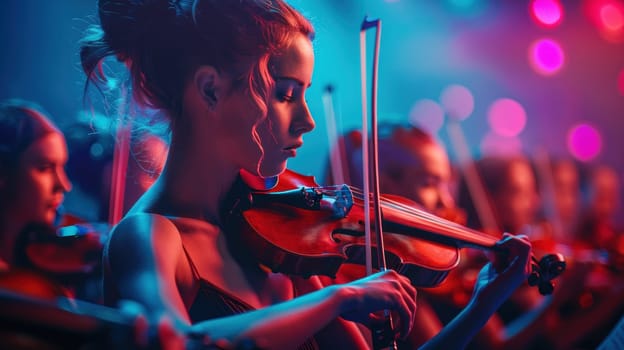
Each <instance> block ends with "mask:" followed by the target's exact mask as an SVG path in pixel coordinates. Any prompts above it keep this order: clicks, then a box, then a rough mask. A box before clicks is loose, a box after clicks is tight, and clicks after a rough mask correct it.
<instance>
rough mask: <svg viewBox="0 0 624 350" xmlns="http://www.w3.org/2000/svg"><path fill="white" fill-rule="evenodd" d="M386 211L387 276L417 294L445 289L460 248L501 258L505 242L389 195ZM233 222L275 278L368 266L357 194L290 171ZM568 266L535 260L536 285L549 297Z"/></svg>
mask: <svg viewBox="0 0 624 350" xmlns="http://www.w3.org/2000/svg"><path fill="white" fill-rule="evenodd" d="M381 209H382V213H383V227H384V232H383V239H384V242H385V243H384V244H385V250H384V252H385V254H386V257H387V265H388V268H392V269H394V270H396V271H397V272H399V273H401V274H402V275H404V276H406V277H408V278H409V279H410V280H411V282H412V284H413V285H414V286H419V287H433V286H436V285H438V284H439V283H441V282H442V281H443V280H444V279H445V277H446V276H447V274H448V273H449V271H450V270H452V269H453V268H455V267H456V266H457V265H458V264H459V257H460V254H459V249H460V248H463V247H473V248H479V249H483V250H496V249H495V244H496V242H497V241H498V239H496V238H494V237H491V236H488V235H485V234H483V233H481V232H478V231H475V230H472V229H469V228H467V227H464V226H462V225H459V224H456V223H454V222H451V221H448V220H445V219H442V218H439V217H437V216H435V215H432V214H430V213H428V212H425V211H424V210H421V209H420V208H419V206H418V205H417V204H416V203H414V202H413V201H411V200H408V199H406V198H403V197H400V196H394V195H392V196H391V195H382V196H381ZM228 214H229V215H227V216H226V219H225V222H226V228H227V227H229V226H228V225H231V224H232V222H235V225H237V229H238V230H240V232H241V236H240V237H239V239H240V241H241V242H240V243H242V244H244V245H246V246H248V247H254V249H253V250H250V252H251V253H252V254H254V255H255V258H256V259H257V260H258V261H259V262H260V263H262V264H263V265H266V266H267V267H269V268H270V269H272V270H273V271H274V272H282V273H286V274H295V275H302V276H311V275H324V276H330V277H334V276H335V274H336V272H337V271H338V269H339V268H340V266H341V265H342V264H343V263H354V264H364V255H365V254H364V247H365V243H364V209H363V197H362V194H361V191H359V190H358V189H354V188H351V187H349V186H347V185H341V186H331V187H319V186H318V184H316V183H315V182H314V179H313V178H312V177H307V176H303V175H300V174H297V173H295V172H292V171H289V170H287V171H286V172H285V173H284V174H282V175H280V177H279V180H278V183H277V185H276V186H275V187H274V188H272V189H271V190H268V191H252V192H249V193H247V194H246V195H244V196H239V197H238V198H237V199H236V200H234V201H233V205H232V209H231V210H230V212H229V213H228ZM497 253H500V254H505V252H504V251H501V252H497ZM373 254H375V253H374V252H373ZM374 261H375V259H374ZM565 266H566V264H565V260H564V258H563V256H562V255H560V254H551V255H547V256H545V257H544V258H543V259H542V260H541V261H537V260H535V259H534V262H533V273H532V274H531V276H530V277H529V283H530V284H531V285H537V286H539V289H540V292H541V293H542V294H550V293H551V292H552V290H553V285H552V282H551V280H552V279H553V278H555V277H557V276H558V275H559V274H561V273H562V272H563V271H564V270H565Z"/></svg>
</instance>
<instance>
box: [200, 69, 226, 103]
mask: <svg viewBox="0 0 624 350" xmlns="http://www.w3.org/2000/svg"><path fill="white" fill-rule="evenodd" d="M194 83H195V88H196V89H197V92H198V93H199V95H200V96H201V97H202V99H203V100H204V101H205V102H206V104H207V105H208V107H209V108H211V109H212V108H214V107H215V106H216V105H217V102H218V101H219V98H220V97H221V91H222V88H223V78H222V76H221V75H220V74H219V72H218V71H217V69H216V68H214V67H213V66H201V67H199V68H198V69H197V71H195V77H194Z"/></svg>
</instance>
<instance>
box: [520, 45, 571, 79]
mask: <svg viewBox="0 0 624 350" xmlns="http://www.w3.org/2000/svg"><path fill="white" fill-rule="evenodd" d="M564 61H565V54H564V53H563V49H562V48H561V46H560V45H559V43H557V42H556V41H555V40H552V39H539V40H536V41H534V42H533V43H532V44H531V46H530V47H529V64H530V65H531V67H533V69H534V70H535V71H536V72H538V73H539V74H542V75H546V76H548V75H553V74H555V73H557V72H558V71H559V70H561V68H562V67H563V64H564Z"/></svg>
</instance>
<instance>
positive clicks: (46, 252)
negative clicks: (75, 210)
mask: <svg viewBox="0 0 624 350" xmlns="http://www.w3.org/2000/svg"><path fill="white" fill-rule="evenodd" d="M100 231H102V228H96V226H95V225H93V224H89V223H74V224H72V225H68V226H62V227H59V228H56V227H53V226H49V225H39V224H31V225H28V226H27V227H26V228H25V229H24V230H23V231H22V233H20V236H19V240H18V242H17V244H16V265H18V266H22V267H27V268H34V269H36V270H38V271H42V272H45V273H48V274H52V275H55V276H76V277H79V276H83V275H88V274H92V273H95V272H96V271H97V269H99V268H100V264H101V260H102V258H101V257H102V249H103V247H104V239H105V237H104V235H103V234H102V233H100Z"/></svg>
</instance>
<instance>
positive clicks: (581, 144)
mask: <svg viewBox="0 0 624 350" xmlns="http://www.w3.org/2000/svg"><path fill="white" fill-rule="evenodd" d="M567 139H568V150H569V151H570V153H571V154H572V156H574V157H575V158H576V159H578V160H580V161H583V162H587V161H590V160H592V159H594V158H596V156H597V155H598V154H600V151H601V150H602V136H600V132H598V130H596V128H594V127H593V126H591V125H589V124H577V125H575V126H573V127H572V128H571V129H570V131H568V137H567Z"/></svg>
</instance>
